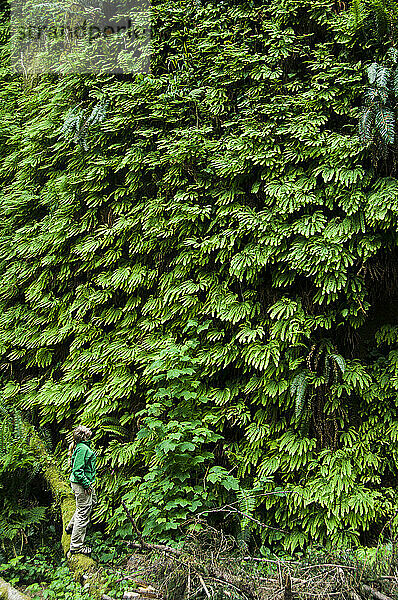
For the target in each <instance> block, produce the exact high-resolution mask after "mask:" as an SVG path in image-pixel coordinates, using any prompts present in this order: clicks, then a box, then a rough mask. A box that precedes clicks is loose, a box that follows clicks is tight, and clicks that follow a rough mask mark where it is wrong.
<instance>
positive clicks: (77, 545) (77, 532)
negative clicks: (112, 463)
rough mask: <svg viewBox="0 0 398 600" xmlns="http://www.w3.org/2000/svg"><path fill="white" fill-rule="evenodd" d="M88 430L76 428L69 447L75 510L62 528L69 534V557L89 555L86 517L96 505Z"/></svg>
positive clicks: (93, 456) (89, 433) (92, 453)
mask: <svg viewBox="0 0 398 600" xmlns="http://www.w3.org/2000/svg"><path fill="white" fill-rule="evenodd" d="M91 436H92V431H91V430H90V429H88V427H84V426H82V425H81V426H79V427H76V429H75V430H74V431H73V442H72V444H71V445H70V446H69V459H68V463H69V466H70V467H72V473H71V476H70V478H69V479H70V482H71V486H72V490H73V493H74V494H75V498H76V510H75V513H74V515H73V517H72V519H71V520H70V523H69V524H68V525H67V527H65V533H67V534H68V535H71V536H72V537H71V540H70V550H69V553H70V554H91V550H92V549H91V548H90V546H85V545H84V539H85V537H86V530H87V526H88V524H89V521H90V515H91V512H92V510H93V508H94V506H95V505H96V504H97V495H96V493H95V488H94V484H95V459H96V456H95V452H94V451H93V450H91V448H90V442H89V440H90V438H91Z"/></svg>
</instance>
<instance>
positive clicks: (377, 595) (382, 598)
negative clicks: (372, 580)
mask: <svg viewBox="0 0 398 600" xmlns="http://www.w3.org/2000/svg"><path fill="white" fill-rule="evenodd" d="M361 591H362V592H364V593H365V594H367V595H368V596H372V598H374V599H375V600H392V598H391V597H390V596H386V595H385V594H382V593H381V592H378V591H377V590H374V589H373V588H371V587H370V586H368V585H365V584H362V585H361Z"/></svg>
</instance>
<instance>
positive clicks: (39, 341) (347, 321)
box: [0, 0, 398, 550]
mask: <svg viewBox="0 0 398 600" xmlns="http://www.w3.org/2000/svg"><path fill="white" fill-rule="evenodd" d="M152 19H153V36H154V37H153V48H152V52H153V54H152V72H151V73H150V74H142V75H137V76H131V75H120V76H118V75H103V76H98V75H96V76H94V75H86V76H80V75H67V76H62V77H58V76H55V75H41V76H38V77H35V78H32V77H26V78H23V77H21V76H17V75H14V76H12V77H11V76H10V75H9V72H8V69H7V68H6V67H3V70H2V71H1V80H2V81H1V89H0V102H1V104H0V106H1V109H0V110H1V120H0V137H1V162H0V178H1V181H2V192H1V206H2V220H1V224H0V248H1V263H0V278H1V285H0V303H1V307H0V340H1V348H0V351H1V358H0V367H1V373H2V396H3V398H5V399H6V400H7V402H9V403H10V404H11V405H12V406H16V407H18V408H19V409H20V410H22V411H25V414H27V415H29V417H30V418H31V419H33V420H36V422H38V421H40V422H41V423H48V424H50V425H51V427H52V429H53V431H54V433H55V434H56V435H58V432H60V434H61V436H60V437H59V439H60V441H61V442H62V443H61V445H60V446H59V452H60V453H63V454H62V456H63V457H65V452H66V441H65V435H64V434H65V433H66V432H67V431H68V430H70V428H71V427H72V426H73V425H74V424H77V423H80V422H82V423H84V424H87V425H89V426H90V427H93V428H94V430H95V444H96V447H97V449H99V450H100V457H99V495H100V499H101V502H100V507H99V509H98V511H97V519H104V520H106V521H107V522H108V524H109V527H110V528H111V530H112V531H113V532H116V533H118V534H120V535H124V534H125V533H126V532H127V531H129V530H130V525H129V523H128V522H127V521H126V517H125V515H124V513H123V511H122V510H121V509H120V508H119V506H120V499H121V497H124V498H125V500H126V502H127V504H128V505H129V507H130V508H131V510H132V511H133V513H134V514H135V515H136V516H137V517H139V523H140V525H141V526H142V527H143V530H144V532H145V534H146V535H147V536H149V537H150V536H151V535H152V536H154V537H156V538H157V539H161V538H165V539H171V538H174V539H178V535H179V532H180V531H181V529H182V528H184V527H185V526H189V525H191V524H192V522H193V518H194V516H195V515H196V514H198V513H203V514H204V513H205V511H210V510H212V509H214V508H216V507H217V506H223V505H224V504H226V503H236V504H234V506H238V507H240V508H239V510H240V511H241V513H242V514H241V515H240V516H241V522H240V523H238V522H237V519H236V514H234V518H233V519H229V520H228V519H227V520H225V521H224V525H225V526H229V527H233V528H234V531H235V533H236V534H237V535H239V536H240V537H241V538H242V539H244V540H246V541H249V540H250V539H252V540H255V541H256V542H257V543H258V544H259V545H261V544H264V546H268V545H269V544H272V543H276V544H283V545H284V546H285V548H287V549H289V550H293V549H294V548H296V547H298V546H304V545H305V544H307V543H308V542H310V541H311V540H318V541H321V542H324V543H329V544H341V543H344V544H351V543H353V544H355V543H357V541H358V539H359V538H360V536H361V535H362V534H363V533H364V532H367V531H369V530H370V538H366V537H363V540H366V539H371V537H372V536H373V535H375V533H377V530H378V529H377V528H378V527H379V526H380V525H381V524H382V523H384V521H385V520H386V518H388V516H389V515H390V514H391V513H392V512H393V511H394V510H395V506H396V491H395V482H396V478H397V467H396V462H397V443H396V442H397V439H398V421H397V418H396V414H397V405H398V399H397V389H398V371H397V369H398V353H397V341H398V319H397V313H396V299H397V297H398V260H397V257H398V252H397V240H398V235H397V213H398V182H397V179H396V177H395V176H396V163H395V158H394V156H395V155H394V147H392V149H391V148H389V147H388V144H387V145H385V146H381V145H378V144H375V145H373V146H372V145H371V144H368V147H364V145H363V143H362V141H361V140H360V138H359V136H358V134H357V120H358V118H359V117H360V114H361V109H360V105H361V103H362V98H361V93H362V91H363V87H362V86H364V85H365V84H366V68H367V66H368V65H369V64H371V63H374V62H376V63H377V64H379V63H380V61H382V59H383V57H384V55H385V52H386V50H387V47H388V45H389V40H388V39H382V40H381V41H380V40H377V39H374V36H373V34H371V33H369V31H370V30H369V29H367V28H366V27H367V25H366V20H365V21H364V22H361V24H360V25H361V26H359V25H358V23H357V22H356V17H355V12H353V11H348V10H344V9H342V7H341V6H340V4H338V3H333V2H332V1H331V2H329V1H324V0H316V1H313V2H309V1H308V0H271V1H270V2H269V3H268V4H266V5H264V4H262V3H259V2H257V1H253V2H249V3H246V2H244V1H241V2H239V3H238V2H235V1H234V0H228V1H224V2H218V3H213V2H212V1H208V2H205V1H204V0H203V1H199V0H198V1H197V2H195V3H193V2H192V3H191V2H190V1H188V0H187V1H181V2H178V3H176V2H172V1H171V0H162V1H160V0H159V1H156V2H154V6H153V14H152ZM372 77H373V75H372ZM371 83H372V81H371ZM373 83H374V82H373ZM383 102H384V100H383ZM383 110H384V108H383ZM385 111H387V108H386V109H385ZM99 113H101V118H97V117H96V118H95V119H94V118H93V119H91V116H92V115H93V114H94V115H97V116H98V115H99ZM386 114H387V113H386ZM77 117H78V118H77ZM376 117H377V116H376ZM376 117H375V118H376ZM90 119H91V120H90ZM83 122H84V123H85V124H87V123H88V125H87V126H85V127H84V135H80V134H79V131H80V130H81V123H83ZM377 123H378V121H377V118H376V125H377ZM377 126H378V127H379V131H380V133H381V135H382V137H383V136H384V137H385V139H386V140H387V141H388V142H389V143H390V142H391V143H392V142H393V139H392V130H391V132H390V133H389V131H390V129H389V127H390V125H389V124H388V123H387V124H386V125H385V127H386V129H385V130H383V128H382V125H377ZM383 132H384V133H383ZM394 139H395V138H394ZM390 145H391V144H390ZM298 377H299V379H297V378H298ZM304 382H305V389H304ZM206 514H210V515H211V514H212V513H208V512H207V513H206ZM220 514H221V518H223V519H224V517H225V514H224V513H220ZM214 515H215V516H214ZM214 515H213V516H214V518H215V519H217V518H218V516H217V513H215V514H214ZM253 515H254V516H255V517H256V518H259V519H261V520H263V521H264V522H265V523H266V525H267V526H266V527H260V526H259V525H258V524H257V523H256V522H255V521H252V520H251V519H250V517H252V516H253ZM250 534H252V535H253V536H254V537H252V538H250Z"/></svg>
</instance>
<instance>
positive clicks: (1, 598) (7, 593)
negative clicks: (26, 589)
mask: <svg viewBox="0 0 398 600" xmlns="http://www.w3.org/2000/svg"><path fill="white" fill-rule="evenodd" d="M0 600H31V599H30V596H26V595H25V594H22V592H18V590H16V589H15V588H13V587H12V586H11V585H10V584H9V583H7V582H6V581H4V579H1V577H0Z"/></svg>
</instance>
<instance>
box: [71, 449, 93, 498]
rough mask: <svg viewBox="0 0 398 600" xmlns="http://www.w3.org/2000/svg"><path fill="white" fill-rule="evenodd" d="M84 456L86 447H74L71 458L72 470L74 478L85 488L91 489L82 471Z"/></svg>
mask: <svg viewBox="0 0 398 600" xmlns="http://www.w3.org/2000/svg"><path fill="white" fill-rule="evenodd" d="M85 458H86V449H85V448H83V447H82V446H79V447H78V448H76V454H75V458H74V459H73V467H72V472H73V475H74V478H75V479H76V481H77V482H78V483H80V485H82V486H83V487H84V489H85V490H88V489H91V486H90V482H89V480H88V479H87V477H86V475H85V473H84V464H85Z"/></svg>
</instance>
